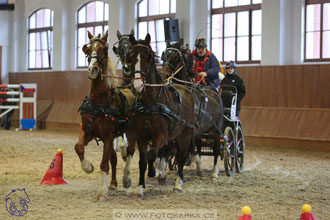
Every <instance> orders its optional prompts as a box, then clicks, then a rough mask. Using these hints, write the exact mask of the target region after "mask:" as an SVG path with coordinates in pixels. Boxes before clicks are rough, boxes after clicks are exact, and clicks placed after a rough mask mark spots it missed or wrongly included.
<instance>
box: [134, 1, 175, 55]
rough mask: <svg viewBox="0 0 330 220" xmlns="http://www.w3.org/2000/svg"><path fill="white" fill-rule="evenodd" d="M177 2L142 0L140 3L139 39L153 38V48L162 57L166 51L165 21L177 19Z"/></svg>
mask: <svg viewBox="0 0 330 220" xmlns="http://www.w3.org/2000/svg"><path fill="white" fill-rule="evenodd" d="M175 13H176V0H142V1H139V2H138V38H139V39H144V38H145V37H146V34H147V33H149V34H150V36H151V47H152V49H153V50H154V51H156V52H157V54H158V55H160V53H161V52H163V51H164V50H165V49H166V43H165V33H164V20H165V19H167V18H175Z"/></svg>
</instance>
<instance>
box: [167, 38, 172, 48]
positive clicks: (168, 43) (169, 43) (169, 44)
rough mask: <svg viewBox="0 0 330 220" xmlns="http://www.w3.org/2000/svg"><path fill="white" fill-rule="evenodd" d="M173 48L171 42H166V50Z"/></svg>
mask: <svg viewBox="0 0 330 220" xmlns="http://www.w3.org/2000/svg"><path fill="white" fill-rule="evenodd" d="M170 46H171V42H170V41H169V40H166V48H169V47H170Z"/></svg>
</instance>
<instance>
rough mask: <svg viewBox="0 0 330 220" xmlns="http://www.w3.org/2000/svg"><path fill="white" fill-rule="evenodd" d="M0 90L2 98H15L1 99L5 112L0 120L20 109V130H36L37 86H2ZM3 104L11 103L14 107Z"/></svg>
mask: <svg viewBox="0 0 330 220" xmlns="http://www.w3.org/2000/svg"><path fill="white" fill-rule="evenodd" d="M0 89H1V91H0V95H1V96H3V95H5V96H11V97H13V98H1V99H0V103H1V105H0V109H4V110H5V111H3V112H2V113H0V118H2V117H3V116H4V115H6V114H8V113H9V112H10V111H13V110H14V109H19V121H20V123H19V124H20V129H35V128H36V120H37V84H36V83H22V84H8V85H5V84H0ZM4 90H7V91H4ZM8 90H9V91H8ZM3 103H11V104H12V105H3ZM13 103H16V104H13Z"/></svg>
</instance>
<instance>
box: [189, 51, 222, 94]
mask: <svg viewBox="0 0 330 220" xmlns="http://www.w3.org/2000/svg"><path fill="white" fill-rule="evenodd" d="M205 56H207V57H208V59H207V60H206V62H205V63H204V72H206V74H207V78H206V82H207V84H208V85H210V86H212V87H213V88H215V89H219V87H220V79H219V72H220V65H219V61H218V59H217V58H216V57H215V56H214V54H213V53H210V51H208V50H207V51H206V55H205ZM194 58H195V59H197V60H201V59H202V60H204V59H205V57H198V56H197V55H196V50H194V51H193V52H192V53H191V54H190V56H189V57H188V58H187V70H188V72H190V71H191V69H192V68H193V62H194Z"/></svg>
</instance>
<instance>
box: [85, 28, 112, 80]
mask: <svg viewBox="0 0 330 220" xmlns="http://www.w3.org/2000/svg"><path fill="white" fill-rule="evenodd" d="M88 38H89V43H88V44H86V45H84V46H83V48H82V50H83V52H84V53H85V54H86V56H87V57H88V77H89V78H90V79H96V78H97V77H99V78H102V73H103V71H107V70H106V69H104V68H103V67H104V66H106V65H107V61H108V43H107V40H108V31H106V32H105V34H104V35H103V36H102V37H101V36H100V35H98V36H93V35H92V34H91V33H90V32H89V31H88Z"/></svg>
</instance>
